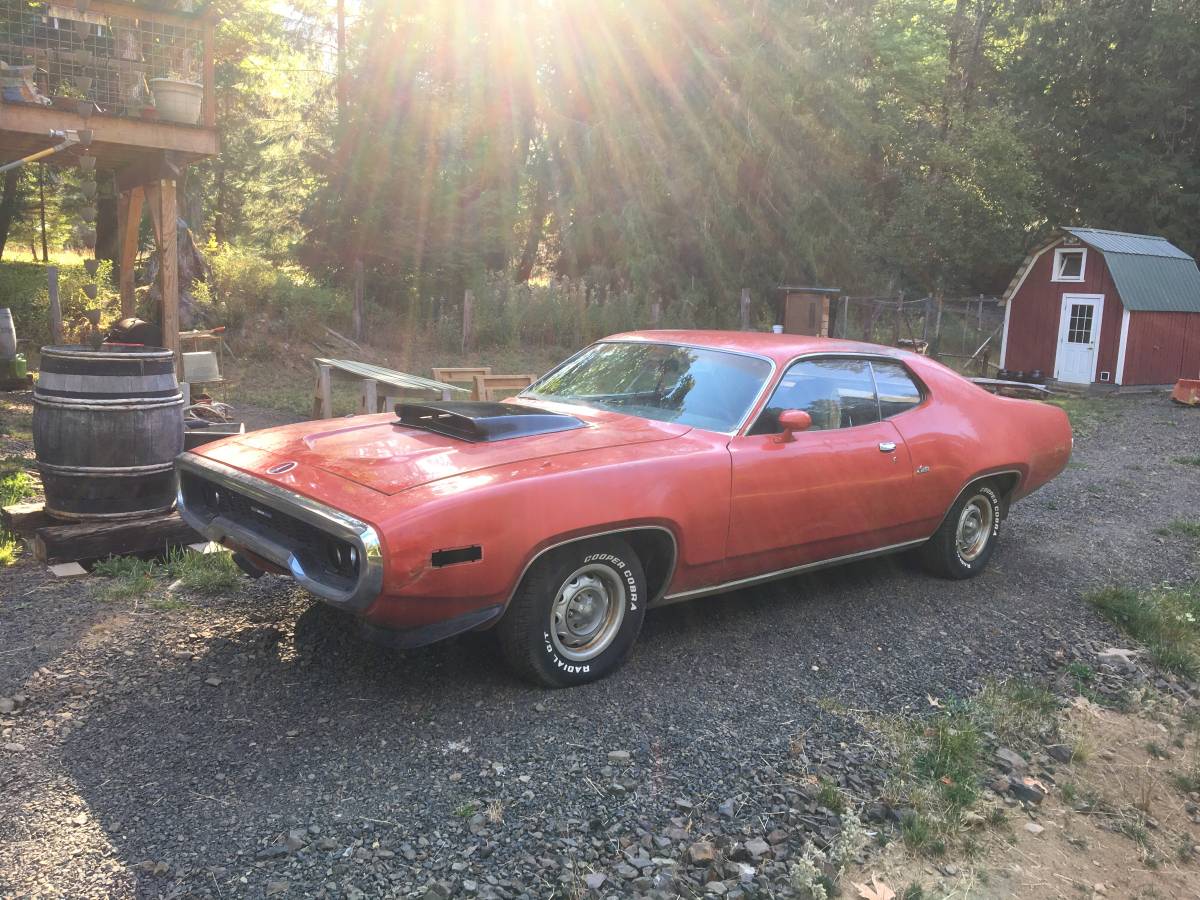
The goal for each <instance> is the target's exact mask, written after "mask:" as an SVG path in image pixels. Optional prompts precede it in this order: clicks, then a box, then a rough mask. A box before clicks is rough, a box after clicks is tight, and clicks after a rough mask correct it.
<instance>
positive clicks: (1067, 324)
mask: <svg viewBox="0 0 1200 900" xmlns="http://www.w3.org/2000/svg"><path fill="white" fill-rule="evenodd" d="M1103 313H1104V295H1103V294H1063V298H1062V312H1061V315H1060V318H1059V323H1058V357H1057V359H1056V360H1055V363H1054V378H1055V380H1056V381H1070V382H1074V383H1075V384H1091V383H1092V382H1093V381H1094V380H1095V378H1096V353H1097V350H1098V348H1099V346H1100V318H1101V316H1102V315H1103Z"/></svg>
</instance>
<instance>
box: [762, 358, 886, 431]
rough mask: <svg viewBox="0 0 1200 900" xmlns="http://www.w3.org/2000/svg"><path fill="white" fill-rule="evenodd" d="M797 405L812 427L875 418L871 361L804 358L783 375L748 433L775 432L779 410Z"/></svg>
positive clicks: (825, 427)
mask: <svg viewBox="0 0 1200 900" xmlns="http://www.w3.org/2000/svg"><path fill="white" fill-rule="evenodd" d="M788 409H801V410H804V412H806V413H808V414H809V415H810V416H812V429H811V430H814V431H819V430H829V429H834V428H853V427H855V426H856V425H869V424H871V423H872V422H878V421H879V405H878V403H876V400H875V382H874V379H872V377H871V364H870V363H869V362H868V361H867V360H865V359H852V358H843V357H828V358H825V359H804V360H801V361H800V362H798V363H796V364H795V365H793V366H792V367H791V368H790V369H788V370H787V372H785V373H784V375H783V378H781V379H780V381H779V385H778V386H777V387H776V388H775V392H774V393H773V394H771V399H770V400H768V401H767V405H766V408H764V409H763V411H762V414H761V415H759V417H758V421H757V422H755V423H754V426H753V427H752V428H751V429H750V431H749V434H778V433H779V431H780V428H779V414H780V413H781V412H783V411H784V410H788Z"/></svg>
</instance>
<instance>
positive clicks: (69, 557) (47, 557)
mask: <svg viewBox="0 0 1200 900" xmlns="http://www.w3.org/2000/svg"><path fill="white" fill-rule="evenodd" d="M200 540H201V537H200V535H198V534H197V533H196V532H195V531H193V530H192V528H191V526H189V525H188V524H187V523H186V522H184V521H183V519H182V518H181V517H180V515H179V513H177V512H173V513H167V514H165V515H158V516H149V517H147V518H144V519H123V520H121V521H115V522H112V521H97V522H73V523H70V524H66V525H47V526H45V527H43V528H39V529H37V530H36V531H35V532H34V533H33V555H34V557H35V558H36V559H37V560H38V561H39V562H44V563H46V564H47V565H55V564H57V563H67V562H78V561H81V560H93V559H106V558H107V557H109V556H125V555H128V554H136V553H156V552H159V551H163V550H168V549H170V548H171V547H178V546H182V545H186V544H194V543H198V542H199V541H200Z"/></svg>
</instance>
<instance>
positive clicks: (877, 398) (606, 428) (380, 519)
mask: <svg viewBox="0 0 1200 900" xmlns="http://www.w3.org/2000/svg"><path fill="white" fill-rule="evenodd" d="M1071 446H1072V436H1071V429H1070V425H1069V424H1068V422H1067V417H1066V415H1065V414H1064V413H1063V411H1062V410H1061V409H1058V408H1057V407H1055V406H1050V405H1047V404H1044V403H1038V402H1033V401H1026V400H1015V399H1009V398H1005V397H998V396H994V395H992V394H989V393H987V392H986V391H984V390H983V389H982V388H979V387H977V386H976V385H974V384H972V383H971V382H969V381H967V380H966V379H964V378H962V377H960V376H959V375H957V374H955V373H954V372H952V371H951V370H950V369H947V368H946V367H944V366H942V365H940V364H938V363H936V362H934V361H932V360H930V359H927V358H925V357H923V356H919V355H916V354H913V353H908V352H904V351H901V350H896V349H893V348H890V347H879V346H875V345H872V344H860V343H854V342H850V341H842V340H827V339H822V338H812V337H802V336H796V335H782V334H758V333H747V332H720V331H644V332H631V333H629V334H619V335H616V336H614V337H610V338H605V339H604V340H602V341H599V342H598V343H596V344H593V345H592V346H590V347H588V348H586V349H584V350H582V351H580V352H579V353H577V354H575V355H574V356H572V357H571V358H570V359H568V360H567V361H566V362H564V363H562V364H561V365H559V366H558V367H557V368H555V369H554V370H553V371H551V372H550V373H549V374H548V375H545V376H544V377H543V378H541V379H540V380H539V381H537V382H536V383H535V384H534V385H533V386H532V387H530V388H528V389H527V390H525V391H524V392H523V393H521V394H520V395H519V396H517V397H515V398H512V399H511V400H506V401H504V402H502V403H477V402H461V403H460V402H430V403H401V404H398V405H397V406H396V410H395V412H394V413H388V414H383V415H365V416H354V417H351V418H345V419H337V420H325V421H319V422H305V423H301V424H297V425H287V426H283V427H281V428H271V429H267V430H265V431H258V432H253V433H250V434H246V435H239V436H236V437H232V438H229V439H226V440H222V441H219V442H216V443H211V444H206V445H204V446H203V447H201V448H199V449H198V450H195V451H192V452H189V453H184V454H183V455H181V456H180V457H179V459H178V468H179V506H180V509H181V510H182V512H183V515H184V518H185V519H186V520H187V521H188V522H189V523H190V524H191V525H192V526H193V527H194V528H196V529H197V530H198V531H200V532H202V533H203V534H204V535H206V536H207V537H208V538H210V539H212V540H215V541H220V542H222V543H223V544H225V545H226V546H228V547H229V548H231V549H232V550H233V551H234V552H235V553H236V554H237V558H238V560H239V563H240V564H241V565H242V566H243V568H245V569H246V570H247V571H249V572H251V574H261V572H262V571H269V572H275V573H282V574H288V575H291V576H292V577H293V578H295V579H296V581H297V582H299V583H300V584H301V585H302V586H303V587H304V588H306V589H307V590H308V591H310V592H311V593H313V594H315V595H316V596H317V597H319V598H320V599H321V600H323V601H325V602H326V603H329V604H331V605H332V606H335V607H338V608H340V609H342V610H345V611H346V612H348V613H351V614H353V615H354V616H356V617H357V618H358V619H359V620H360V621H361V623H362V625H363V627H364V629H365V630H366V631H367V632H368V634H369V635H370V636H372V637H375V638H380V639H385V640H387V641H388V642H390V643H392V644H393V645H395V646H401V647H416V646H420V645H423V644H428V643H431V642H433V641H437V640H441V639H442V638H446V637H450V636H451V635H454V634H457V633H460V632H463V631H467V630H471V629H485V628H492V627H494V628H495V630H496V632H497V634H498V636H499V640H500V644H501V646H502V648H503V651H504V654H505V656H506V658H507V659H508V660H509V662H510V664H511V665H512V666H513V668H514V669H515V670H516V671H517V672H518V673H520V674H521V675H523V676H525V677H527V678H530V679H532V680H534V681H537V682H541V683H543V684H546V685H549V686H553V687H563V686H569V685H576V684H582V683H585V682H589V681H594V680H595V679H598V678H601V677H603V676H605V675H607V674H608V673H610V672H612V671H613V670H614V669H616V668H617V667H619V666H620V665H621V663H622V662H623V661H624V660H625V659H626V657H627V656H628V655H629V653H630V650H631V649H632V647H633V644H634V642H635V641H636V640H637V637H638V632H639V631H640V630H641V627H642V620H643V618H644V617H645V615H646V610H647V608H650V607H654V606H659V605H662V604H667V603H674V602H676V601H680V600H688V599H691V598H693V597H700V596H703V595H706V594H715V593H719V592H722V591H730V590H734V589H736V588H744V587H748V586H750V585H755V584H759V583H761V582H765V581H768V580H770V579H774V578H783V577H786V576H789V575H794V574H796V573H799V572H806V571H809V570H811V569H815V568H818V567H821V566H829V565H835V564H840V563H846V562H850V561H853V560H859V559H864V558H866V557H870V556H877V555H879V554H884V553H892V552H896V551H901V550H913V551H915V552H916V553H917V554H919V556H920V557H921V559H922V560H923V562H924V563H925V565H926V566H927V567H928V569H929V570H930V571H931V572H933V573H934V574H936V575H939V576H942V577H944V578H971V577H973V576H975V575H977V574H979V572H980V571H981V570H982V569H983V568H984V566H986V565H987V562H988V559H989V558H990V557H991V555H992V553H993V551H994V550H995V547H996V539H997V537H998V536H999V534H1000V525H1001V522H1002V521H1003V519H1004V518H1005V516H1006V515H1007V513H1008V509H1009V507H1010V505H1011V504H1012V503H1013V501H1015V500H1018V499H1020V498H1021V497H1024V496H1025V495H1027V494H1029V493H1030V492H1031V491H1033V490H1035V489H1037V488H1038V487H1040V486H1042V485H1044V484H1045V483H1046V482H1048V481H1049V480H1050V479H1052V478H1053V477H1054V476H1056V475H1057V474H1058V473H1059V472H1061V471H1062V470H1063V468H1064V467H1065V466H1066V464H1067V460H1068V458H1069V456H1070V453H1071Z"/></svg>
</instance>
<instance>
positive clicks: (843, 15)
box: [14, 0, 1200, 306]
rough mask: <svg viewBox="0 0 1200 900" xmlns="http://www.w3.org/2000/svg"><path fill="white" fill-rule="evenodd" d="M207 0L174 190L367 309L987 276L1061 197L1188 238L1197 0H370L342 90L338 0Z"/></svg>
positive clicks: (189, 210) (193, 211) (973, 287)
mask: <svg viewBox="0 0 1200 900" xmlns="http://www.w3.org/2000/svg"><path fill="white" fill-rule="evenodd" d="M217 2H218V3H219V4H220V6H221V10H222V14H223V21H222V24H221V26H220V29H219V32H218V37H219V46H218V51H217V52H218V64H217V79H218V99H219V117H220V118H219V123H220V127H221V130H222V146H223V151H222V154H221V156H220V158H218V159H216V160H213V161H211V162H207V163H204V164H203V165H200V166H198V167H195V168H194V169H193V170H192V171H191V172H190V174H189V176H188V178H187V180H186V182H185V183H184V184H183V186H182V192H183V194H184V198H183V200H182V202H181V209H183V210H185V211H186V212H185V214H186V216H187V217H188V218H189V222H190V224H191V225H192V227H193V228H194V229H195V230H196V232H197V233H198V235H200V236H202V238H203V239H206V240H207V239H212V240H214V241H216V242H218V243H227V242H228V243H235V244H238V245H240V246H241V247H243V248H250V249H252V250H254V252H256V253H258V254H260V255H262V256H264V257H265V258H268V259H270V260H272V261H276V262H291V263H300V264H302V265H303V266H305V267H307V269H308V270H309V271H310V272H311V273H312V274H313V275H314V276H315V277H317V278H318V279H321V280H328V281H330V282H335V283H336V282H339V281H344V280H345V279H346V278H347V277H349V273H350V272H351V270H352V266H353V263H354V261H355V260H362V262H363V264H364V267H365V270H366V273H367V280H368V286H369V288H368V289H369V291H370V292H371V294H372V297H373V298H374V300H375V301H376V302H377V303H379V304H382V305H385V306H386V305H388V304H391V303H394V304H397V305H399V304H402V303H405V302H408V300H406V298H409V299H411V298H422V297H431V296H435V295H439V294H440V295H444V296H454V295H456V294H458V293H459V292H461V290H462V289H463V288H464V287H469V286H471V285H472V284H474V283H478V282H480V281H481V280H483V279H487V278H494V277H497V276H502V277H504V278H507V279H511V280H512V281H513V282H517V283H521V282H525V281H527V280H529V279H531V278H533V279H545V278H548V277H555V276H567V277H572V278H577V277H581V278H585V279H586V280H587V281H588V283H589V284H590V285H592V286H593V287H594V288H596V289H599V290H608V289H614V290H622V291H626V292H633V293H635V294H638V295H641V296H646V297H657V298H662V300H663V301H664V302H665V303H667V304H671V303H675V302H687V303H690V304H700V305H703V304H706V303H712V302H715V301H716V299H717V298H730V297H732V296H734V295H735V294H736V292H737V290H738V289H739V288H741V287H743V286H749V287H751V288H752V289H754V290H757V291H769V289H770V288H771V287H772V286H773V285H775V284H778V283H780V282H784V281H791V282H809V283H817V284H824V285H836V286H838V287H841V288H843V289H844V290H847V291H850V292H853V293H859V294H862V293H878V292H885V291H898V290H908V291H919V292H934V293H946V294H953V293H968V292H994V291H998V290H1000V289H1002V288H1003V286H1004V284H1005V283H1007V281H1008V279H1009V277H1010V276H1011V274H1012V271H1013V269H1014V267H1015V265H1016V264H1017V262H1018V261H1019V259H1020V258H1021V256H1022V254H1023V252H1024V251H1025V250H1026V249H1028V247H1029V246H1030V245H1031V244H1033V243H1035V242H1036V241H1038V240H1039V239H1040V238H1041V237H1042V236H1043V235H1044V234H1045V233H1046V232H1047V231H1048V230H1049V229H1050V228H1052V227H1054V226H1055V225H1059V224H1071V223H1080V224H1086V225H1091V226H1097V227H1104V228H1114V229H1121V230H1129V231H1138V232H1152V233H1156V234H1163V235H1165V236H1167V237H1168V238H1170V239H1171V240H1173V241H1175V242H1176V243H1177V244H1179V245H1180V246H1181V247H1183V248H1185V249H1186V250H1188V251H1189V252H1192V253H1195V252H1197V251H1198V250H1200V224H1198V223H1200V217H1198V215H1197V214H1198V212H1200V0H840V2H839V0H361V3H359V4H356V5H351V6H349V7H348V9H349V18H348V27H347V31H348V35H349V37H348V50H347V54H346V57H345V79H344V82H343V84H344V92H345V96H344V104H343V105H342V108H341V109H340V110H339V103H338V90H337V77H336V75H337V69H338V59H337V53H336V26H335V18H334V7H333V5H332V4H331V3H329V2H321V3H317V2H316V0H296V2H292V3H290V4H289V5H288V6H287V7H281V6H280V5H279V4H277V3H272V2H269V0H217ZM281 8H286V9H287V10H288V12H287V13H286V14H282V13H281V12H280V9H281ZM16 190H18V191H23V196H24V203H23V204H18V207H19V209H18V215H17V220H18V221H17V222H16V223H15V224H14V228H17V229H24V230H25V232H27V231H28V230H29V229H30V228H31V227H32V219H31V217H32V216H34V215H35V214H36V213H35V205H34V201H35V199H36V191H37V185H36V173H29V174H28V175H27V176H25V178H24V179H23V183H22V184H21V185H19V186H17V188H16ZM26 246H28V241H27V242H26Z"/></svg>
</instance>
